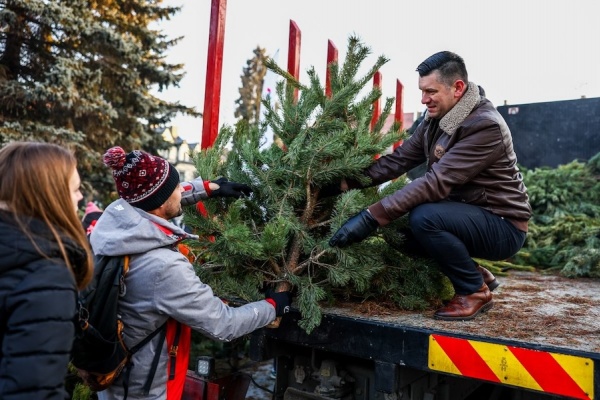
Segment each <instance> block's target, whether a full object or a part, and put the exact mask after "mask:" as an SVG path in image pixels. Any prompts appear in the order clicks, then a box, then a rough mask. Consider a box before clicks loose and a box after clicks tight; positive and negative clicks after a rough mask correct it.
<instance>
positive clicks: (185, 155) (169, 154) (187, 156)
mask: <svg viewBox="0 0 600 400" xmlns="http://www.w3.org/2000/svg"><path fill="white" fill-rule="evenodd" d="M158 133H159V134H160V135H162V138H163V140H164V141H165V142H167V143H171V147H169V148H168V149H166V150H160V151H159V152H158V153H159V156H161V157H163V158H165V159H166V160H168V161H169V162H170V163H171V164H173V165H174V166H175V168H177V171H178V172H179V179H180V180H181V181H190V180H192V179H194V178H196V177H197V176H198V172H197V171H196V166H195V165H194V160H193V159H192V157H191V155H192V154H193V153H196V152H199V151H200V143H188V142H187V141H186V140H184V139H182V138H181V137H179V134H178V130H177V127H176V126H172V127H169V128H160V129H159V130H158Z"/></svg>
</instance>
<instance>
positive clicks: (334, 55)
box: [325, 40, 338, 97]
mask: <svg viewBox="0 0 600 400" xmlns="http://www.w3.org/2000/svg"><path fill="white" fill-rule="evenodd" d="M337 61H338V49H337V47H335V44H333V42H332V41H331V40H328V41H327V71H325V96H327V97H331V72H330V71H329V65H330V64H331V63H337Z"/></svg>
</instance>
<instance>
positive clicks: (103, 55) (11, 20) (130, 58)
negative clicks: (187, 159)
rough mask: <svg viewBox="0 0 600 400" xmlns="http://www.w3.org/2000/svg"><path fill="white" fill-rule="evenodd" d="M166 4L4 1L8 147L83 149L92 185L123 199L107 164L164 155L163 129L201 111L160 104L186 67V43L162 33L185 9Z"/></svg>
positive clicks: (0, 80)
mask: <svg viewBox="0 0 600 400" xmlns="http://www.w3.org/2000/svg"><path fill="white" fill-rule="evenodd" d="M161 2H162V0H158V1H149V0H123V1H112V0H95V1H87V0H52V1H46V0H0V146H2V145H3V144H5V143H7V142H9V141H14V140H38V141H48V142H53V143H59V144H62V145H65V146H70V147H73V148H75V149H76V150H77V151H76V154H77V156H78V162H79V164H78V167H79V171H80V173H81V174H82V180H83V181H84V182H87V183H88V184H90V185H91V186H92V187H93V188H95V189H97V190H98V191H100V192H106V193H108V192H109V191H111V190H113V189H114V183H113V182H112V178H111V177H110V175H109V173H108V171H107V170H106V168H104V166H103V165H102V162H101V161H100V160H101V159H102V157H101V156H102V154H103V152H104V151H105V150H106V149H107V148H109V147H111V146H114V145H116V144H118V145H121V146H123V147H124V148H128V149H134V148H144V149H145V150H148V151H151V152H155V151H156V150H157V149H159V148H162V147H163V146H164V143H163V141H162V138H161V136H160V135H159V134H158V132H157V129H156V128H157V127H161V126H162V127H164V126H168V124H169V122H170V120H171V119H172V118H173V117H175V116H176V115H177V114H178V113H183V114H189V115H199V114H198V113H197V112H196V111H195V110H194V109H192V108H188V107H185V106H183V105H181V104H179V103H171V102H167V101H164V100H161V99H160V98H158V97H156V96H155V95H154V94H153V90H159V91H161V90H162V89H164V88H167V87H171V86H174V85H177V84H178V83H179V81H180V80H181V79H182V77H183V73H182V72H181V69H182V65H174V64H169V63H167V62H166V61H165V55H166V51H167V50H168V49H169V48H170V47H171V46H173V45H174V44H176V43H177V40H178V39H174V40H171V39H168V38H167V37H166V36H165V35H163V34H162V33H161V32H160V31H159V30H157V29H156V28H153V27H152V26H153V25H154V24H155V23H157V22H159V21H161V20H165V19H168V18H170V17H171V16H172V15H174V14H175V13H176V12H178V11H179V8H176V7H165V6H161Z"/></svg>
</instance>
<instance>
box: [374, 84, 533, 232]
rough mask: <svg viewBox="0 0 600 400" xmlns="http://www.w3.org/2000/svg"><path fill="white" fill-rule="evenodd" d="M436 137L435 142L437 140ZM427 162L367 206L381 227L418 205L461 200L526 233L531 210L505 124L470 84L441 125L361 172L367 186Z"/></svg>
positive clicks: (419, 132) (432, 124) (433, 124)
mask: <svg viewBox="0 0 600 400" xmlns="http://www.w3.org/2000/svg"><path fill="white" fill-rule="evenodd" d="M436 138H437V139H436ZM424 161H427V173H426V174H425V175H424V176H422V177H421V178H418V179H415V180H414V181H412V182H410V183H409V184H408V185H406V186H405V187H404V188H403V189H401V190H398V191H396V192H395V193H393V194H392V195H390V196H387V197H385V198H384V199H382V200H381V201H380V202H378V203H375V204H373V205H372V206H371V207H369V211H370V212H371V214H372V215H373V216H374V217H375V218H376V219H377V221H378V222H379V224H380V225H382V226H383V225H386V224H388V223H389V222H391V221H392V220H394V219H396V218H399V217H401V216H402V215H404V214H406V213H407V212H409V211H410V210H412V209H413V208H414V207H416V206H418V205H420V204H422V203H426V202H427V203H432V202H436V201H440V200H452V201H460V202H464V203H467V204H473V205H477V206H480V207H482V208H485V209H487V210H489V211H491V212H492V213H494V214H496V215H499V216H501V217H504V218H506V219H507V220H509V221H511V222H512V223H513V224H514V225H515V226H516V227H517V228H519V229H520V230H522V231H527V220H529V218H530V217H531V206H530V205H529V198H528V196H527V189H526V188H525V185H524V184H523V179H522V176H521V173H520V172H519V169H518V167H517V157H516V155H515V152H514V149H513V144H512V137H511V134H510V130H509V129H508V126H507V125H506V122H505V121H504V119H503V118H502V116H501V115H500V114H499V113H498V111H497V110H496V109H495V108H494V106H493V105H492V103H491V102H490V101H489V100H487V99H486V98H485V97H483V96H481V95H480V94H479V90H478V86H477V85H476V84H474V83H472V82H470V83H469V86H468V89H467V91H466V93H465V94H464V95H463V97H462V98H461V99H460V100H459V102H458V103H457V104H456V105H455V106H454V107H453V108H452V109H451V110H450V111H449V112H448V113H447V114H446V115H445V116H444V117H442V118H441V119H440V120H434V119H431V118H429V117H428V115H425V120H424V121H423V123H421V124H420V125H419V127H418V128H417V129H416V131H415V133H414V134H413V135H412V136H411V137H410V138H409V139H408V140H406V141H405V142H404V143H403V144H402V146H399V147H398V148H396V150H395V151H394V152H393V153H392V154H389V155H387V156H384V157H381V158H380V159H378V160H377V162H375V163H374V164H373V165H372V166H371V167H369V168H368V169H367V171H366V175H367V176H368V177H370V178H371V180H372V184H379V183H383V182H386V181H388V180H390V179H394V178H397V177H398V176H400V175H402V174H403V173H405V172H407V171H409V170H410V169H411V168H413V167H416V166H418V165H420V164H421V163H423V162H424Z"/></svg>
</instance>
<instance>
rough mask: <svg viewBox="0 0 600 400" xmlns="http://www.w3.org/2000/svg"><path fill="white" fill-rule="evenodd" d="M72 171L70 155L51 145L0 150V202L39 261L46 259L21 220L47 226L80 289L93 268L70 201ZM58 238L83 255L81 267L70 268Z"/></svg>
mask: <svg viewBox="0 0 600 400" xmlns="http://www.w3.org/2000/svg"><path fill="white" fill-rule="evenodd" d="M76 168H77V161H76V159H75V156H74V155H73V153H71V152H70V151H69V150H67V149H65V148H63V147H60V146H58V145H55V144H50V143H40V142H13V143H10V144H8V145H6V146H5V147H4V148H2V149H0V171H1V177H0V201H1V202H3V203H5V207H6V208H8V210H9V211H10V212H12V213H13V214H14V216H15V219H16V221H17V222H18V223H19V225H20V226H21V229H22V230H23V232H25V234H27V235H28V236H29V237H30V238H31V239H32V243H33V244H34V246H35V247H36V248H37V249H38V250H39V251H40V254H41V255H42V256H43V257H48V255H46V254H44V253H43V252H42V251H41V250H40V248H39V247H38V246H37V245H36V243H35V241H34V240H33V233H34V232H29V231H28V230H27V229H26V224H25V222H24V221H25V217H34V218H37V219H39V220H41V221H43V222H45V223H46V225H48V227H49V229H50V231H51V232H52V236H53V237H54V239H55V241H56V243H57V244H58V247H59V249H60V252H61V254H62V258H63V259H64V261H65V263H66V264H67V266H68V268H69V269H70V270H71V272H72V273H73V276H74V277H75V281H76V282H77V287H78V288H79V289H82V288H84V287H85V286H86V285H87V284H88V283H89V282H90V280H91V279H92V274H93V270H94V267H93V259H92V253H91V251H90V247H89V244H88V240H87V237H86V235H85V232H84V231H83V226H82V225H81V221H80V220H79V217H78V216H77V213H76V212H75V210H74V209H73V202H72V200H71V194H70V189H69V180H70V178H71V176H72V174H73V172H74V171H75V170H76ZM61 235H62V236H63V237H65V236H66V237H68V238H70V239H71V240H72V241H73V242H74V244H75V245H77V246H79V247H81V248H82V249H83V250H84V251H85V255H86V257H85V258H84V259H85V261H84V263H83V264H82V265H73V263H72V262H71V260H70V259H69V256H68V255H67V251H66V249H65V243H64V241H63V239H61Z"/></svg>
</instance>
